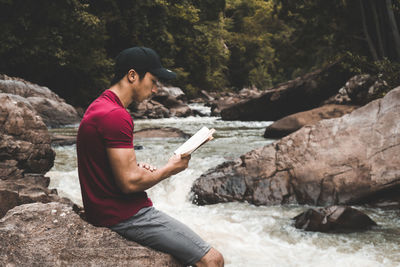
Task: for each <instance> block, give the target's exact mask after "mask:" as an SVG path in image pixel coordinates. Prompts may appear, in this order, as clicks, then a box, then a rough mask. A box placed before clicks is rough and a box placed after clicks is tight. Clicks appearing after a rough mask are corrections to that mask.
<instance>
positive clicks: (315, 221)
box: [293, 206, 377, 232]
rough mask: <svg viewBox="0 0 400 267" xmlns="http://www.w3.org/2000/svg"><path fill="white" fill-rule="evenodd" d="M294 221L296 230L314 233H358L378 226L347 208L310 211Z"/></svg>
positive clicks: (357, 211) (367, 217) (361, 213)
mask: <svg viewBox="0 0 400 267" xmlns="http://www.w3.org/2000/svg"><path fill="white" fill-rule="evenodd" d="M293 219H294V220H295V224H294V225H295V227H296V228H298V229H302V230H305V231H313V232H357V231H363V230H368V229H370V228H371V227H373V226H376V225H377V224H376V222H374V221H373V220H372V219H371V218H370V217H369V216H368V215H366V214H365V213H363V212H361V211H359V210H357V209H354V208H351V207H346V206H330V207H326V208H316V209H308V210H306V211H305V212H302V213H301V214H299V215H297V216H296V217H294V218H293Z"/></svg>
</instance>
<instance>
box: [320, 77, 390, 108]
mask: <svg viewBox="0 0 400 267" xmlns="http://www.w3.org/2000/svg"><path fill="white" fill-rule="evenodd" d="M387 89H388V85H387V83H386V81H384V80H382V79H381V77H380V76H379V75H378V76H371V75H369V74H359V75H355V76H353V77H351V78H350V79H349V80H348V81H347V82H346V84H345V85H344V86H343V87H342V88H340V89H339V92H338V93H337V94H336V95H335V96H332V97H331V98H329V99H328V100H326V101H325V102H324V103H326V104H351V105H365V104H367V103H368V102H370V101H372V100H374V99H376V98H377V95H379V93H380V92H382V91H386V90H387Z"/></svg>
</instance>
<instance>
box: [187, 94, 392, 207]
mask: <svg viewBox="0 0 400 267" xmlns="http://www.w3.org/2000/svg"><path fill="white" fill-rule="evenodd" d="M399 116H400V87H397V88H395V89H393V90H392V91H390V92H389V93H388V94H387V95H386V96H385V97H384V98H382V99H378V100H375V101H373V102H371V103H369V104H367V105H366V106H363V107H361V108H359V109H356V110H354V111H353V112H352V113H351V114H347V115H344V116H343V117H340V118H335V119H329V120H322V121H320V122H318V123H317V124H314V125H311V126H305V127H303V128H301V129H300V130H298V131H296V132H294V133H292V134H291V135H288V136H286V137H284V138H282V139H281V140H279V141H276V142H274V143H272V144H270V145H267V146H264V147H261V148H258V149H255V150H253V151H250V152H248V153H246V154H244V155H242V156H241V157H240V159H237V160H236V161H234V162H226V163H223V164H222V165H220V166H217V167H216V168H214V169H211V170H209V171H207V172H206V173H205V174H203V175H202V176H201V177H200V178H199V179H197V180H196V181H195V182H194V184H193V187H192V191H193V193H194V198H193V201H194V202H195V203H198V204H211V203H217V202H226V201H249V202H251V203H254V204H257V205H273V204H285V203H299V204H311V205H323V206H324V205H336V204H354V203H366V202H370V203H373V202H374V201H377V199H378V198H379V199H380V201H381V200H382V198H383V197H385V196H386V197H390V196H393V195H398V194H399V193H400V157H399V155H400V128H399V127H400V124H399V119H398V118H399Z"/></svg>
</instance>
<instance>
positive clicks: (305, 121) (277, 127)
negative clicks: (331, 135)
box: [264, 104, 357, 138]
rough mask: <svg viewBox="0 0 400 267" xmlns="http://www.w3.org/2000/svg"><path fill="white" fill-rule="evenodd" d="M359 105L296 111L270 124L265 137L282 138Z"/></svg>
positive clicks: (341, 114) (340, 114)
mask: <svg viewBox="0 0 400 267" xmlns="http://www.w3.org/2000/svg"><path fill="white" fill-rule="evenodd" d="M356 107H357V106H350V105H334V104H330V105H324V106H322V107H319V108H315V109H311V110H307V111H303V112H299V113H295V114H292V115H289V116H287V117H284V118H282V119H280V120H278V121H276V122H274V123H273V124H271V125H269V126H268V127H267V128H266V129H265V132H264V137H265V138H281V137H284V136H286V135H288V134H291V133H293V132H295V131H297V130H298V129H300V128H301V127H303V126H305V125H312V124H315V123H317V122H318V121H320V120H325V119H332V118H337V117H341V116H343V115H345V114H348V113H350V112H352V111H353V110H354V109H356Z"/></svg>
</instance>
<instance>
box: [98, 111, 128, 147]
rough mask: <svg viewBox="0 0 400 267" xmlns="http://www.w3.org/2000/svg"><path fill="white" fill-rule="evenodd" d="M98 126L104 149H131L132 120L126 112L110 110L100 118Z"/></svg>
mask: <svg viewBox="0 0 400 267" xmlns="http://www.w3.org/2000/svg"><path fill="white" fill-rule="evenodd" d="M100 125H101V127H99V128H100V132H101V134H102V135H103V139H104V142H105V146H106V147H112V148H133V120H132V117H131V116H130V115H129V113H128V112H127V111H126V110H124V109H122V108H120V109H114V110H112V111H111V112H110V113H108V114H107V115H106V116H104V117H103V118H102V121H101V122H100Z"/></svg>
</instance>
